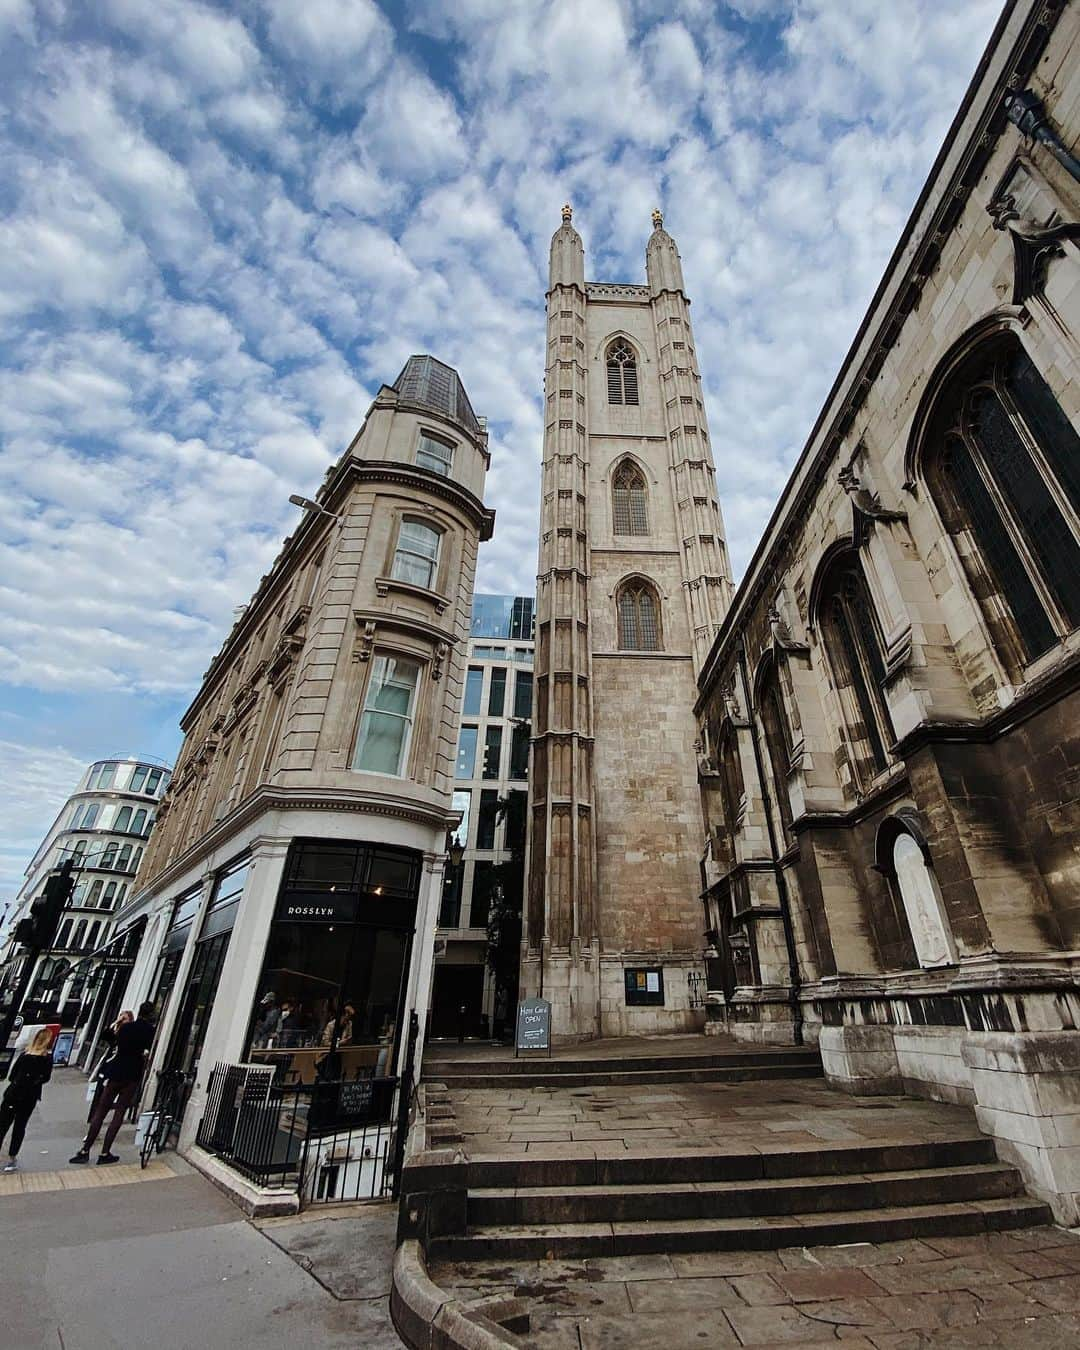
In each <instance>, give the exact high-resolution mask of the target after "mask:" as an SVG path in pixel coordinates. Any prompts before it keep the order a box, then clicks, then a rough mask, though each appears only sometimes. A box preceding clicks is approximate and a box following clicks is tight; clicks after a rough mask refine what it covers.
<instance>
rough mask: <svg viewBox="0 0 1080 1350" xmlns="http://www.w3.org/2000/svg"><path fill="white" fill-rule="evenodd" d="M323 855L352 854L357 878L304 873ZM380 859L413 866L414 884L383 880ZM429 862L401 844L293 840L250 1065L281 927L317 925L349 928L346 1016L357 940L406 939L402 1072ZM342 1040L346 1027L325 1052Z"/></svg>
mask: <svg viewBox="0 0 1080 1350" xmlns="http://www.w3.org/2000/svg"><path fill="white" fill-rule="evenodd" d="M319 852H322V853H324V854H325V855H327V856H330V855H335V854H336V855H337V858H338V861H339V862H340V861H341V860H343V859H344V857H345V856H346V855H347V854H349V853H351V854H352V855H353V865H352V870H351V874H350V875H348V876H340V877H339V876H335V877H334V878H333V879H331V878H329V877H324V878H323V879H322V880H320V879H318V878H317V877H311V876H305V875H303V872H304V871H305V870H306V869H305V868H304V867H303V865H302V864H303V861H304V860H305V859H306V858H307V857H309V856H310V855H313V854H317V853H319ZM380 861H390V862H397V863H399V864H401V865H405V866H407V867H408V868H409V873H410V875H409V882H408V884H407V885H405V886H398V885H395V884H393V882H388V880H387V879H386V878H383V877H382V876H380V875H379V874H378V870H377V865H378V863H379V862H380ZM422 863H423V855H422V853H421V852H420V850H418V849H413V848H407V847H402V846H398V845H390V844H379V843H373V842H369V841H364V840H337V839H319V838H300V839H294V840H293V841H292V843H291V844H290V846H289V853H288V856H287V858H286V861H285V869H284V872H283V875H282V880H281V885H280V887H279V889H278V895H277V900H276V902H275V905H274V912H273V914H272V916H271V919H270V923H269V925H268V926H267V931H266V941H265V944H264V946H263V953H262V960H261V962H260V965H259V976H258V981H257V984H256V990H255V997H254V1001H253V1003H252V1008H251V1013H250V1016H249V1018H248V1027H247V1032H246V1034H245V1037H244V1050H243V1056H242V1058H243V1059H244V1060H245V1061H246V1060H249V1059H250V1057H251V1052H252V1050H253V1049H254V1048H255V1047H254V1046H253V1041H254V1039H255V1032H256V1027H257V1023H258V1019H259V1009H260V1005H261V998H262V992H261V991H262V989H263V985H264V982H265V979H266V976H267V960H268V959H269V954H270V951H271V947H272V943H273V940H274V934H275V929H276V927H277V925H279V924H308V923H310V924H323V925H327V926H330V925H333V926H334V927H337V926H341V927H343V928H348V930H349V947H348V952H347V954H346V957H345V959H344V961H343V962H342V971H343V972H344V973H343V975H342V978H341V979H340V980H339V982H338V984H337V986H336V989H335V992H334V1002H335V1005H336V1007H337V1008H338V1010H339V1012H340V1010H341V1009H342V1007H343V1001H344V1000H345V997H346V989H347V985H348V972H349V970H350V969H351V966H352V959H353V956H354V954H355V951H356V939H357V934H358V933H359V931H360V930H363V929H375V930H379V929H389V930H391V931H394V932H397V933H404V934H405V942H404V950H403V952H402V957H401V973H400V978H399V983H398V998H397V1008H396V1012H395V1018H394V1035H393V1056H392V1061H391V1062H388V1063H387V1065H386V1067H385V1075H386V1076H395V1075H396V1074H397V1071H398V1067H399V1066H400V1064H401V1063H402V1059H403V1056H404V1055H405V1054H406V1052H407V1042H408V1027H407V1026H406V1024H405V1021H404V1014H405V1004H406V999H407V993H408V986H409V974H410V971H411V968H412V958H413V947H414V941H415V937H416V920H417V914H418V912H419V904H420V884H421V878H422V875H423V866H422ZM338 1037H339V1029H338V1027H337V1026H336V1025H335V1028H334V1031H333V1035H332V1038H331V1041H330V1044H329V1045H328V1046H325V1047H320V1048H324V1049H325V1050H326V1052H327V1053H328V1054H329V1053H333V1052H336V1051H337V1050H338Z"/></svg>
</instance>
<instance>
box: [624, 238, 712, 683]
mask: <svg viewBox="0 0 1080 1350" xmlns="http://www.w3.org/2000/svg"><path fill="white" fill-rule="evenodd" d="M663 223H664V220H663V216H661V214H660V212H659V211H654V212H653V233H652V237H651V238H650V240H649V244H648V248H647V249H646V253H645V265H646V271H647V274H648V280H649V292H650V295H651V298H652V308H653V320H654V323H655V324H656V346H657V352H658V357H659V376H660V390H661V396H662V398H663V401H664V417H665V424H666V426H667V433H668V463H669V472H670V474H671V497H672V502H673V503H674V506H675V519H676V524H677V529H678V532H679V542H680V549H679V558H680V562H681V564H682V575H683V593H684V597H685V600H686V609H687V618H688V621H689V627H690V633H691V636H692V640H693V648H692V651H693V658H694V673H695V675H699V674H700V673H701V670H702V667H703V666H704V664H705V660H706V658H707V657H708V654H709V650H710V648H711V647H712V644H713V639H714V638H715V637H716V634H717V632H718V631H719V628H720V624H721V622H722V620H723V618H724V615H725V614H726V613H727V610H728V606H729V604H730V603H731V564H730V562H729V561H728V555H727V544H726V542H725V539H724V525H723V521H722V520H721V517H720V504H719V502H718V500H717V496H716V468H715V466H714V464H713V457H712V449H711V447H710V445H709V433H708V426H707V423H706V420H705V407H704V400H703V398H702V389H701V373H700V371H699V369H698V362H697V353H696V351H695V349H694V335H693V332H692V330H691V327H690V302H689V300H687V298H686V292H685V288H684V285H683V275H682V262H681V260H680V258H679V252H678V249H677V248H676V247H675V241H674V240H673V239H672V237H671V236H670V235H669V234H668V233H667V231H666V230H665V229H664V228H663Z"/></svg>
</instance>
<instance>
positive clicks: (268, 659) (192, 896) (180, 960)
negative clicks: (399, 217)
mask: <svg viewBox="0 0 1080 1350" xmlns="http://www.w3.org/2000/svg"><path fill="white" fill-rule="evenodd" d="M489 463H490V455H489V452H488V448H487V433H486V430H485V428H484V425H483V423H482V422H481V421H480V419H478V418H477V417H476V415H475V414H474V412H473V409H472V407H471V406H470V403H469V399H468V396H467V395H466V393H465V389H464V387H463V386H462V383H461V381H460V379H459V378H458V375H457V374H456V372H455V371H453V370H451V369H450V368H449V367H448V366H445V365H443V364H442V362H440V361H436V360H435V359H434V358H433V357H430V356H413V357H410V359H409V360H408V362H407V363H406V365H405V368H404V369H403V370H402V372H401V374H400V375H399V377H398V379H397V380H396V381H395V383H394V384H393V386H387V385H384V386H383V387H382V388H381V389H380V390H379V391H378V393H377V394H376V397H375V399H374V402H373V403H372V405H371V407H370V409H369V410H368V413H367V415H366V417H365V419H364V423H363V426H362V427H361V428H360V431H359V432H358V433H357V435H356V437H355V439H354V440H353V443H352V444H351V445H350V446H349V448H348V449H347V450H346V452H345V453H344V454H343V455H342V456H341V458H340V459H339V460H338V462H337V463H336V464H335V465H333V467H332V468H331V469H330V470H329V472H328V473H327V476H326V480H325V482H324V483H323V486H322V487H321V488H320V490H319V492H318V494H317V502H314V503H307V504H306V510H305V512H304V516H303V519H302V520H301V522H300V524H299V525H298V527H297V529H296V531H295V533H294V534H292V535H291V536H290V537H289V538H288V539H287V540H286V541H285V543H284V545H283V547H282V550H281V552H280V554H279V555H278V557H277V558H276V560H275V561H274V564H273V566H272V567H271V569H270V571H269V572H268V573H267V575H266V576H265V577H263V579H262V581H261V583H260V585H259V587H258V589H257V590H256V592H255V594H254V595H253V596H252V598H251V600H250V602H249V603H248V604H247V605H246V606H245V608H244V609H243V612H242V613H241V615H240V617H239V618H238V619H237V621H236V625H235V627H234V628H233V630H232V632H231V633H230V634H229V636H228V637H227V638H226V640H225V643H224V645H223V647H222V649H221V651H220V652H219V653H218V655H217V656H216V657H215V658H214V660H213V661H212V662H211V665H210V668H209V670H208V671H207V673H206V676H205V678H204V680H203V683H202V687H201V688H200V689H199V691H198V692H197V694H196V695H195V698H194V700H193V702H192V704H191V706H190V707H189V709H188V710H187V712H186V713H185V714H184V717H183V719H182V723H181V725H182V727H183V731H184V744H183V747H182V749H181V752H180V757H179V760H178V761H177V766H176V771H175V773H174V775H173V778H172V781H171V783H170V786H169V791H168V793H167V795H166V797H165V801H164V803H163V805H162V808H161V811H160V813H159V820H158V824H157V826H156V828H155V830H154V834H153V836H152V838H151V841H150V845H149V847H148V849H147V853H146V856H145V858H144V860H143V865H142V868H141V869H140V871H139V875H138V878H137V881H136V885H135V888H134V891H135V894H134V895H133V898H132V900H131V902H130V903H129V905H128V906H127V907H126V908H125V910H124V913H123V914H122V915H121V916H120V919H119V924H120V925H123V924H131V923H134V922H135V921H136V920H137V919H139V918H145V920H146V937H145V938H144V940H143V942H142V946H141V948H140V951H139V956H138V959H137V961H136V964H135V968H134V970H133V971H132V974H131V979H130V981H129V984H128V989H127V993H126V1002H127V1005H128V1006H132V1007H134V1006H136V1005H137V1004H138V1003H139V1002H140V1001H142V1000H143V999H147V998H149V999H153V1000H154V1001H155V1002H156V1004H157V1006H158V1008H159V1014H160V1031H159V1036H158V1043H157V1047H156V1050H155V1056H154V1061H153V1066H152V1067H153V1068H154V1069H155V1070H157V1069H166V1070H170V1071H174V1072H177V1073H180V1074H183V1075H185V1076H186V1077H187V1078H188V1079H189V1080H190V1081H191V1083H192V1089H191V1098H190V1101H189V1104H188V1108H187V1113H186V1115H185V1119H184V1124H183V1131H182V1134H181V1145H182V1147H184V1148H185V1149H188V1148H189V1146H190V1144H191V1143H192V1139H193V1135H194V1133H195V1130H196V1127H197V1126H198V1125H199V1121H200V1118H201V1116H202V1114H203V1110H204V1107H205V1106H206V1099H207V1092H208V1083H209V1078H210V1073H211V1070H212V1068H213V1066H214V1064H215V1062H217V1061H222V1062H228V1063H232V1064H236V1063H245V1064H247V1063H250V1062H251V1061H252V1060H255V1061H258V1062H262V1063H265V1064H270V1065H273V1066H274V1067H275V1070H278V1069H280V1071H281V1073H282V1075H283V1079H284V1081H299V1082H311V1081H313V1078H314V1070H315V1065H316V1063H317V1061H318V1060H319V1058H320V1057H321V1056H322V1055H324V1054H325V1053H326V1052H325V1048H324V1047H325V1045H326V1044H327V1042H328V1039H329V1035H330V1033H328V1032H327V1030H326V1029H327V1028H331V1029H332V1028H333V1027H334V1026H337V1027H338V1028H339V1030H340V1028H341V1026H342V1025H343V1023H344V1021H346V1020H347V1022H348V1033H347V1036H346V1037H345V1039H344V1040H343V1043H342V1049H341V1052H340V1053H341V1056H342V1072H343V1076H345V1077H348V1078H354V1077H357V1076H359V1075H363V1074H370V1073H372V1072H374V1073H375V1074H376V1076H379V1077H382V1076H384V1075H393V1074H395V1073H397V1074H400V1073H402V1072H403V1068H404V1065H405V1063H406V1062H407V1049H406V1047H407V1041H408V1037H407V1035H406V1032H407V1030H408V1027H409V1023H410V1019H411V1017H412V1015H413V1014H415V1015H416V1017H417V1019H418V1022H419V1035H420V1037H421V1038H422V1036H423V1029H424V1022H425V1014H426V1011H427V1006H428V998H429V992H430V984H431V969H432V960H433V946H434V934H435V924H436V919H437V916H438V909H439V902H440V899H441V896H442V891H443V869H444V863H445V857H446V840H447V829H448V827H449V826H451V825H452V824H453V823H455V822H456V820H457V815H456V813H455V812H454V810H453V807H452V791H453V784H454V757H455V753H456V748H457V729H458V722H459V719H460V713H461V697H462V687H463V684H464V679H465V667H466V646H467V642H468V635H469V625H470V612H471V606H472V592H473V579H474V576H475V570H476V555H477V549H478V546H479V543H480V541H481V540H482V539H487V538H490V536H491V533H492V529H493V526H494V513H493V512H492V511H490V510H489V509H488V508H486V507H485V506H484V504H483V500H482V497H483V490H484V482H485V478H486V474H487V470H488V467H489ZM286 1006H287V1007H288V1008H289V1009H291V1011H290V1012H289V1014H288V1021H287V1022H286V1020H285V1011H284V1010H285V1009H286ZM349 1009H351V1012H348V1016H347V1019H346V1018H345V1016H344V1014H345V1012H346V1011H347V1010H349ZM279 1015H280V1022H279V1021H278V1020H277V1019H278V1018H279ZM335 1019H337V1021H335ZM271 1023H273V1026H272V1030H269V1029H268V1028H270V1027H271ZM339 1030H333V1031H332V1035H333V1036H334V1037H336V1036H337V1035H338V1034H339ZM419 1049H420V1047H419V1046H418V1047H417V1053H419ZM151 1081H153V1080H151ZM212 1133H213V1132H212V1131H211V1134H212ZM191 1156H194V1157H196V1159H197V1160H198V1159H199V1158H200V1157H201V1155H199V1154H197V1153H196V1154H192V1155H191ZM203 1162H205V1159H203ZM200 1165H201V1164H200Z"/></svg>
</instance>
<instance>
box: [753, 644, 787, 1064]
mask: <svg viewBox="0 0 1080 1350" xmlns="http://www.w3.org/2000/svg"><path fill="white" fill-rule="evenodd" d="M739 673H740V675H741V676H742V685H743V693H744V695H745V697H746V720H747V721H748V722H749V723H750V741H751V743H752V744H753V747H754V764H755V765H756V766H757V776H758V782H759V783H760V784H761V803H762V808H763V810H764V812H765V828H766V829H767V830H768V832H769V852H770V854H771V855H772V865H773V876H774V877H775V879H776V897H777V899H778V900H779V902H780V918H781V921H782V923H783V926H784V946H785V947H786V948H787V959H788V983H789V985H790V988H791V994H790V1000H789V1001H790V1003H791V1026H792V1034H793V1036H794V1040H795V1044H796V1045H802V1043H803V1013H802V1000H801V999H800V998H799V990H800V989H801V988H802V977H801V976H800V975H799V957H798V953H797V952H796V950H795V933H794V931H793V929H792V926H791V901H790V898H789V896H788V888H787V878H786V877H785V876H784V869H783V868H782V867H781V866H780V848H779V844H778V841H777V838H776V827H775V825H774V824H773V814H772V800H771V798H770V797H769V780H768V779H767V778H766V776H765V765H764V761H763V759H762V754H761V745H760V743H759V741H758V727H757V719H756V717H755V716H754V711H753V708H752V706H751V699H750V678H749V676H748V674H747V669H746V648H745V647H740V648H739Z"/></svg>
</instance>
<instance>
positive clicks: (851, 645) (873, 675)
mask: <svg viewBox="0 0 1080 1350" xmlns="http://www.w3.org/2000/svg"><path fill="white" fill-rule="evenodd" d="M822 619H823V623H822V627H823V633H824V638H825V648H826V651H827V652H828V655H829V658H830V665H831V667H832V673H833V682H834V685H835V687H836V690H837V692H838V694H839V695H840V702H841V707H842V709H843V713H844V719H845V722H846V725H847V732H848V737H849V741H850V744H851V746H852V750H853V759H854V764H853V766H852V767H853V769H854V771H855V774H856V777H857V778H858V779H859V780H860V782H861V783H862V784H863V785H864V786H865V784H866V783H867V782H868V781H869V780H870V779H871V778H872V777H873V775H874V774H876V773H880V772H881V771H882V770H883V769H885V768H887V767H888V764H889V746H890V745H891V744H892V742H893V740H894V739H895V737H894V734H893V729H892V721H891V719H890V717H889V711H888V708H887V706H886V703H885V696H884V693H883V692H882V686H883V685H884V683H885V661H884V657H883V656H882V644H881V634H880V628H879V625H878V621H877V615H876V613H875V612H874V606H873V602H872V601H871V599H870V594H869V592H868V591H867V588H866V582H865V580H864V579H863V575H862V570H861V568H860V567H859V564H858V562H857V561H856V559H855V558H854V556H853V555H848V556H846V557H845V558H843V559H842V560H841V561H840V562H839V563H838V565H836V566H835V568H834V570H833V574H832V577H831V578H830V581H829V584H828V586H827V598H826V599H825V600H824V601H823V604H822Z"/></svg>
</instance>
